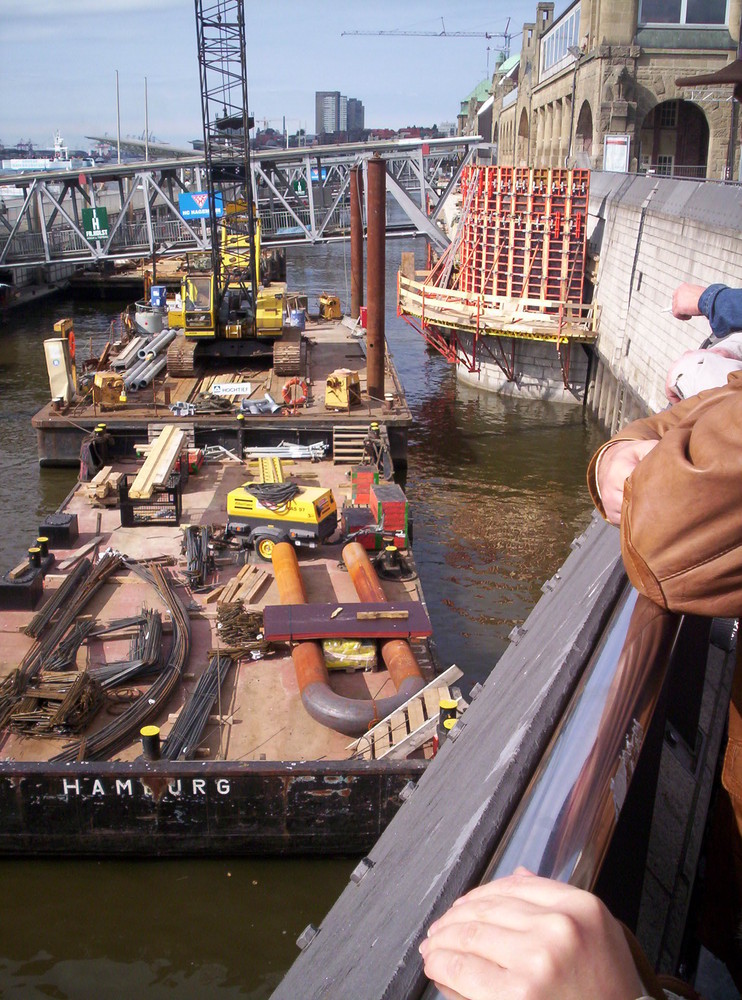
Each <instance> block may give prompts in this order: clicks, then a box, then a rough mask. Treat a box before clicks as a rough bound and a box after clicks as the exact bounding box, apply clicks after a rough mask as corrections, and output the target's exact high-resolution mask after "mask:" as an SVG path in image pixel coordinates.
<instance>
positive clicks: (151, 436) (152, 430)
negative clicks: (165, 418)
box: [147, 420, 196, 448]
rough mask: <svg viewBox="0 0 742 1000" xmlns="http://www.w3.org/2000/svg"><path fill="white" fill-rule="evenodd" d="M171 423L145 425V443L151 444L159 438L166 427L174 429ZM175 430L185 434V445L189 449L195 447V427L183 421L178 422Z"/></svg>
mask: <svg viewBox="0 0 742 1000" xmlns="http://www.w3.org/2000/svg"><path fill="white" fill-rule="evenodd" d="M175 426H176V425H175V424H172V423H152V424H147V442H148V443H149V444H153V443H154V441H155V440H156V439H157V438H158V437H159V435H160V434H162V432H163V431H164V430H165V428H166V427H175ZM177 428H178V430H179V431H183V433H184V434H185V443H186V444H187V445H188V447H189V448H195V447H196V426H195V424H192V423H187V422H186V421H184V420H179V421H178V423H177Z"/></svg>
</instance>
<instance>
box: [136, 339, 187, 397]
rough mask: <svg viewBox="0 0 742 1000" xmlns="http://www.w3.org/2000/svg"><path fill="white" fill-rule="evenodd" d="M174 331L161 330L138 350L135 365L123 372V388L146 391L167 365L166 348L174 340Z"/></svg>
mask: <svg viewBox="0 0 742 1000" xmlns="http://www.w3.org/2000/svg"><path fill="white" fill-rule="evenodd" d="M176 335H177V331H176V330H163V331H162V333H158V335H157V336H156V337H153V339H152V340H150V342H149V343H148V344H146V345H145V346H143V347H140V348H139V351H138V357H137V363H136V364H134V365H133V366H132V367H131V368H129V369H128V370H127V371H125V372H124V388H125V389H126V390H127V391H131V392H136V391H137V389H146V388H147V386H148V385H149V384H150V382H151V381H152V379H153V378H154V377H155V376H156V375H159V373H160V372H161V371H162V370H163V368H164V367H165V366H166V365H167V348H168V345H169V344H170V342H171V341H173V340H175V337H176Z"/></svg>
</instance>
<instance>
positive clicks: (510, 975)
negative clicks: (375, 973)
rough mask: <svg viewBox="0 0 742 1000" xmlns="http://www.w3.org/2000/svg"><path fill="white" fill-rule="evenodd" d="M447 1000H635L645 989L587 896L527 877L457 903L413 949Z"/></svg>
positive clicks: (611, 925) (518, 875) (615, 927)
mask: <svg viewBox="0 0 742 1000" xmlns="http://www.w3.org/2000/svg"><path fill="white" fill-rule="evenodd" d="M420 953H421V954H422V956H423V960H424V965H425V974H426V976H428V978H429V979H432V980H433V981H434V982H435V983H436V985H437V986H438V989H440V990H441V992H442V993H443V995H444V996H446V997H448V998H451V1000H506V998H507V1000H511V998H514V997H517V998H519V1000H585V998H586V997H600V998H601V1000H635V998H636V997H640V996H642V994H643V993H644V986H643V984H642V982H641V979H640V978H639V973H638V972H637V971H636V967H635V965H634V962H633V959H632V957H631V952H630V951H629V947H628V945H627V943H626V939H625V937H624V934H623V931H622V929H621V925H620V924H619V923H618V921H616V920H615V919H614V918H613V917H612V916H611V914H610V913H609V912H608V910H607V909H606V907H605V906H604V905H603V903H601V902H600V900H599V899H598V898H597V897H596V896H593V895H592V894H591V893H589V892H585V891H584V890H582V889H576V888H574V887H573V886H570V885H565V884H564V883H561V882H553V881H551V880H550V879H545V878H540V877H538V876H536V875H532V874H531V873H530V872H527V871H526V870H525V869H524V868H519V869H518V870H517V871H516V872H515V874H514V875H510V876H509V877H507V878H503V879H498V880H497V881H495V882H490V883H489V884H488V885H484V886H480V887H479V888H477V889H474V890H472V892H470V893H467V895H466V896H462V897H461V899H458V900H457V901H456V902H455V903H454V904H453V906H452V907H451V909H450V910H449V911H448V912H447V913H445V914H444V915H443V916H442V917H441V918H440V920H437V921H436V922H435V923H434V924H432V926H431V927H430V930H429V931H428V937H427V939H426V940H425V941H423V942H422V944H421V945H420Z"/></svg>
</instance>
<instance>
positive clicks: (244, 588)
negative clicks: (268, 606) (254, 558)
mask: <svg viewBox="0 0 742 1000" xmlns="http://www.w3.org/2000/svg"><path fill="white" fill-rule="evenodd" d="M269 579H270V577H269V576H268V574H267V573H266V571H265V570H264V569H259V568H258V567H257V566H243V567H242V569H241V570H240V571H239V573H238V574H237V576H236V577H235V578H234V580H230V581H229V583H225V584H224V586H222V587H217V588H216V589H215V590H212V591H211V593H210V594H209V595H208V597H207V598H206V603H207V604H214V603H215V602H216V603H218V604H231V603H233V602H235V601H244V602H245V604H252V603H253V601H254V600H255V598H256V597H257V596H258V594H259V593H260V591H261V590H262V589H263V586H264V585H265V582H266V581H267V580H269Z"/></svg>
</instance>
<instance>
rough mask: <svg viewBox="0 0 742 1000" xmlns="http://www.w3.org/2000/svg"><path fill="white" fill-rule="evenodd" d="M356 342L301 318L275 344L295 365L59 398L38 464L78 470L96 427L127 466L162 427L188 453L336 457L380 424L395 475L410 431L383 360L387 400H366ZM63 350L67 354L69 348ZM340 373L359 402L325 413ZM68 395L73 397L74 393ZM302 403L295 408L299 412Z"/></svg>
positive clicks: (42, 427) (49, 410) (344, 328)
mask: <svg viewBox="0 0 742 1000" xmlns="http://www.w3.org/2000/svg"><path fill="white" fill-rule="evenodd" d="M63 323H64V321H62V324H63ZM346 324H347V325H346ZM57 326H60V324H57ZM57 332H59V333H61V335H60V337H59V338H57V339H59V341H60V356H61V357H62V359H63V360H62V364H64V351H62V350H61V347H62V346H64V345H63V344H62V342H63V341H64V340H65V339H66V334H65V331H64V330H63V329H62V330H60V331H57ZM358 334H360V335H361V336H358ZM362 335H363V330H362V329H361V328H359V327H358V324H357V323H355V322H348V321H345V320H342V319H340V320H338V319H330V320H325V319H323V318H322V317H321V316H319V315H317V316H313V317H308V318H307V319H306V321H305V329H304V330H303V331H301V332H300V331H296V332H295V335H294V340H293V342H292V343H291V344H289V345H287V344H286V343H284V341H283V339H282V341H280V342H279V347H278V348H277V358H280V356H281V353H282V351H283V352H284V353H285V354H288V356H289V357H291V361H292V363H291V364H286V365H281V364H280V362H274V364H273V365H271V366H266V365H265V364H263V365H260V364H258V363H254V364H253V365H250V364H246V363H245V362H244V361H241V362H240V363H239V365H238V366H237V365H235V362H231V363H226V364H225V365H224V366H222V367H221V369H219V368H216V369H215V368H214V367H213V366H212V367H210V368H209V369H208V370H207V371H201V372H199V373H198V374H194V376H193V377H178V376H176V375H172V374H170V373H163V376H162V378H159V379H157V380H156V381H155V382H153V383H152V384H151V385H150V386H149V387H147V388H146V389H138V390H137V391H134V392H132V391H128V392H127V393H126V399H125V400H124V401H122V400H121V398H120V397H121V392H120V388H119V387H118V382H115V383H113V385H114V388H113V389H109V388H108V387H107V386H106V385H105V383H104V384H103V385H102V386H101V387H99V389H100V391H99V392H96V389H95V385H94V381H93V384H92V385H91V391H90V392H88V393H87V394H85V395H82V396H79V395H78V398H77V399H73V398H70V399H69V401H68V402H64V397H63V395H62V390H60V392H59V395H57V396H56V397H53V398H52V399H51V400H50V402H49V403H48V404H47V405H46V406H44V407H43V408H42V409H41V410H40V411H39V412H38V413H36V414H35V415H34V417H33V418H32V425H33V427H34V428H35V430H36V435H37V440H38V455H39V463H40V464H41V465H42V466H75V467H76V466H77V465H78V464H79V462H80V448H81V444H82V443H83V440H84V439H85V438H86V437H89V436H91V435H93V433H94V431H95V428H96V427H97V426H98V425H99V424H101V423H104V424H105V425H106V429H107V431H108V433H109V435H110V436H111V438H112V442H111V447H112V448H113V449H114V451H115V454H116V455H119V456H122V457H123V456H129V457H131V456H133V455H134V447H135V445H136V444H137V443H139V444H141V442H142V440H143V439H144V440H146V439H147V434H148V430H147V429H148V428H150V432H151V430H152V428H159V427H161V426H162V425H163V424H164V423H167V422H176V423H177V424H178V426H180V427H185V428H186V429H187V431H188V434H189V438H190V443H191V445H192V446H194V447H205V446H209V445H212V446H219V447H223V448H226V449H228V450H230V451H237V450H238V449H239V447H240V445H242V446H243V447H267V446H273V445H278V444H280V443H282V442H291V443H294V444H306V443H312V442H318V441H323V442H325V443H326V444H327V445H328V447H331V448H332V452H333V454H335V453H336V452H338V451H339V450H342V449H343V447H344V446H345V445H347V444H351V442H352V440H353V439H354V438H355V439H356V441H357V440H358V439H359V438H360V439H362V438H363V437H364V435H365V434H366V432H367V429H368V427H369V424H370V423H372V422H374V421H376V422H379V423H380V424H383V426H384V427H385V428H386V435H387V437H388V449H389V454H390V457H391V459H392V461H393V463H394V465H395V467H397V468H402V467H404V465H405V464H406V461H407V435H408V431H409V428H410V426H411V424H412V417H411V414H410V411H409V407H408V406H407V403H406V400H405V396H404V391H403V389H402V386H401V383H400V380H399V377H398V375H397V372H396V370H395V368H394V364H393V361H392V360H391V358H390V357H389V356H388V355H387V357H386V359H385V366H384V389H383V393H381V394H379V395H378V396H371V395H369V393H368V391H367V385H366V367H367V364H366V355H365V350H364V344H363V342H362V339H361V338H362ZM292 349H293V354H294V355H295V354H297V352H298V353H299V357H300V361H298V362H294V358H293V357H292V356H291V355H290V354H289V351H291V350H292ZM64 350H65V351H67V352H68V348H66V347H65V348H64ZM85 364H88V362H85ZM98 364H99V362H98V359H96V358H91V359H90V361H89V365H90V366H91V367H90V369H89V371H90V373H91V374H92V376H93V380H94V378H95V375H98V377H99V381H100V375H101V373H100V372H99V371H98ZM336 371H340V372H343V371H354V372H357V374H358V384H357V388H358V393H359V395H358V399H357V403H356V401H353V404H352V405H348V398H347V396H348V394H347V393H345V392H342V391H341V392H340V393H339V394H338V396H337V399H335V400H333V399H330V402H337V406H336V407H335V408H333V409H327V406H326V401H327V383H328V379H330V380H331V382H332V380H337V379H341V378H343V376H342V375H336V374H335V373H336ZM292 373H294V374H292ZM65 381H66V378H65ZM332 384H335V382H332ZM222 390H224V391H222ZM228 390H231V392H229V391H228ZM52 391H53V392H54V390H52ZM350 394H351V396H352V389H351V391H350ZM69 395H70V397H72V393H70V394H69ZM302 397H304V398H302ZM96 400H98V401H96ZM299 400H301V404H300V405H295V404H296V403H297V402H298V401H299ZM351 447H352V445H351Z"/></svg>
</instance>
